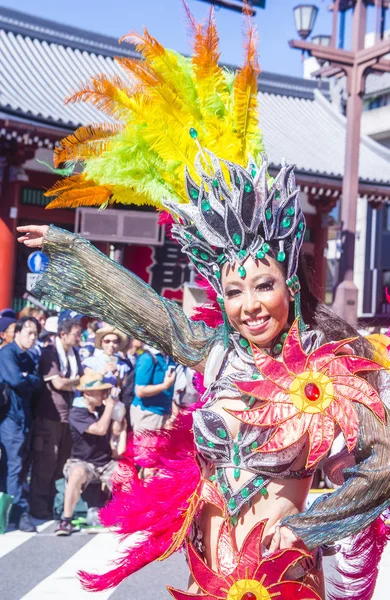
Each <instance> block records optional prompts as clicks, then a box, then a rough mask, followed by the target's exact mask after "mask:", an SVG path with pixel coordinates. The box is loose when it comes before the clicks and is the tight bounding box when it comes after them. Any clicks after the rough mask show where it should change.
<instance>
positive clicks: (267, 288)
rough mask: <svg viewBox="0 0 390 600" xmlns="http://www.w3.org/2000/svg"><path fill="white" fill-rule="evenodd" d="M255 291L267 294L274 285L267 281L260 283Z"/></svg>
mask: <svg viewBox="0 0 390 600" xmlns="http://www.w3.org/2000/svg"><path fill="white" fill-rule="evenodd" d="M256 289H258V290H260V291H261V292H269V291H271V290H273V289H274V284H273V282H272V281H267V282H264V283H260V285H258V286H257V288H256Z"/></svg>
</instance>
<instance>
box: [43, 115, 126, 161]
mask: <svg viewBox="0 0 390 600" xmlns="http://www.w3.org/2000/svg"><path fill="white" fill-rule="evenodd" d="M121 129H122V125H119V124H115V125H114V124H111V123H103V124H102V125H89V126H88V127H79V128H78V129H76V131H75V132H74V133H72V134H71V135H68V137H66V138H64V139H63V140H61V142H60V146H59V147H58V148H55V149H54V157H53V163H54V167H55V168H57V167H58V165H60V164H61V163H62V162H66V161H71V160H82V159H84V158H88V157H90V156H100V155H101V154H102V152H104V151H105V150H106V149H107V140H108V139H109V138H110V137H113V136H115V135H116V134H117V133H119V131H121Z"/></svg>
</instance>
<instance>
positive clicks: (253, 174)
mask: <svg viewBox="0 0 390 600" xmlns="http://www.w3.org/2000/svg"><path fill="white" fill-rule="evenodd" d="M251 175H252V177H256V170H255V169H252V171H251Z"/></svg>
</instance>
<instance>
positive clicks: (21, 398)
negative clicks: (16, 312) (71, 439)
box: [0, 317, 41, 532]
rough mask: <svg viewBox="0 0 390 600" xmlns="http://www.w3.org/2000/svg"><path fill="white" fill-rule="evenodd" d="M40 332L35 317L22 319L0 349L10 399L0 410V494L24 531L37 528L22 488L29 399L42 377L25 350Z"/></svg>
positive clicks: (0, 375)
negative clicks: (10, 501) (9, 500)
mask: <svg viewBox="0 0 390 600" xmlns="http://www.w3.org/2000/svg"><path fill="white" fill-rule="evenodd" d="M39 332H40V325H39V323H38V321H37V320H36V319H34V317H24V318H23V319H20V320H19V321H17V322H16V325H15V339H14V341H13V342H12V343H11V344H8V345H7V346H6V347H5V348H3V349H2V350H0V380H1V381H3V382H5V383H6V384H7V388H8V397H9V400H8V402H7V403H6V404H5V406H3V407H2V408H1V410H0V444H1V451H2V457H1V461H2V468H1V471H2V477H0V482H1V486H2V491H5V492H7V494H9V495H10V496H13V507H12V511H11V517H10V518H11V521H15V522H16V523H17V524H18V526H19V529H20V530H21V531H27V532H33V531H36V529H35V526H34V525H33V523H32V521H31V518H30V515H29V505H28V502H27V499H26V498H25V497H24V496H23V487H22V486H23V479H24V477H25V475H26V472H25V471H26V469H25V467H26V463H27V460H28V456H29V447H30V432H31V423H32V414H31V397H32V394H33V392H34V391H36V390H38V389H39V388H40V386H41V378H40V377H39V375H38V374H37V373H36V366H35V362H34V360H33V358H32V357H31V355H30V354H29V353H28V350H30V349H31V348H32V347H33V345H34V344H35V342H36V340H37V337H38V335H39Z"/></svg>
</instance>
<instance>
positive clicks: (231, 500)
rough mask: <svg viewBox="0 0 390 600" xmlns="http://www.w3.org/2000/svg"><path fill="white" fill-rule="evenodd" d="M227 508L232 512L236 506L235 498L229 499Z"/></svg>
mask: <svg viewBox="0 0 390 600" xmlns="http://www.w3.org/2000/svg"><path fill="white" fill-rule="evenodd" d="M228 506H229V508H230V510H234V509H235V508H236V506H237V502H236V499H235V498H230V500H229V502H228Z"/></svg>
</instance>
